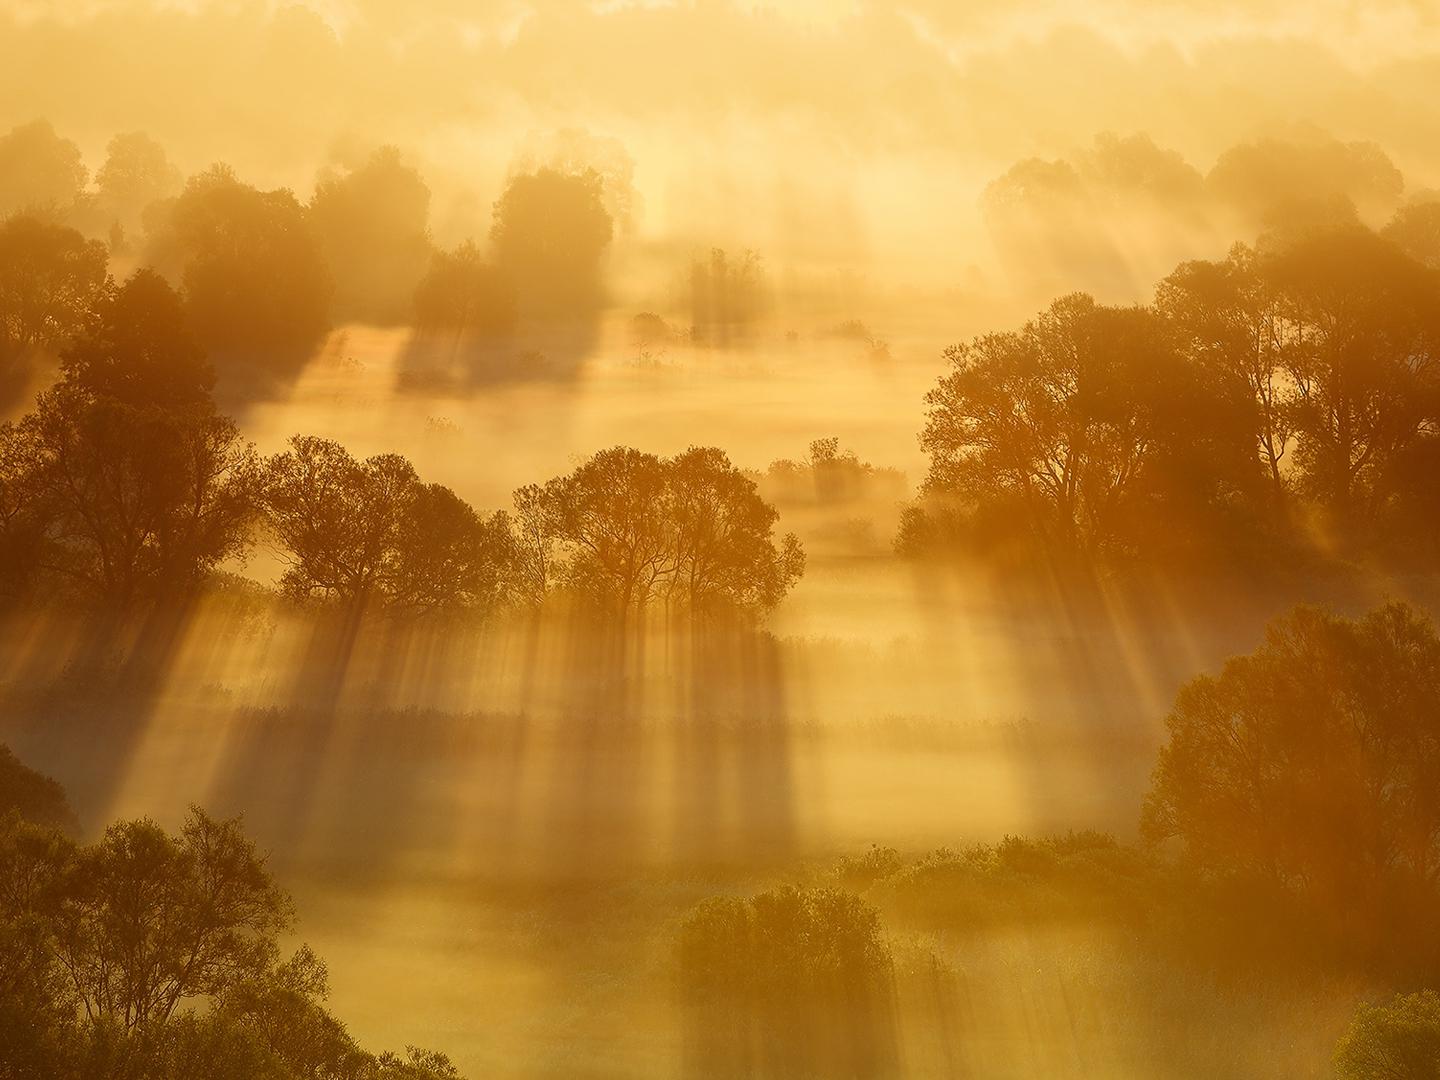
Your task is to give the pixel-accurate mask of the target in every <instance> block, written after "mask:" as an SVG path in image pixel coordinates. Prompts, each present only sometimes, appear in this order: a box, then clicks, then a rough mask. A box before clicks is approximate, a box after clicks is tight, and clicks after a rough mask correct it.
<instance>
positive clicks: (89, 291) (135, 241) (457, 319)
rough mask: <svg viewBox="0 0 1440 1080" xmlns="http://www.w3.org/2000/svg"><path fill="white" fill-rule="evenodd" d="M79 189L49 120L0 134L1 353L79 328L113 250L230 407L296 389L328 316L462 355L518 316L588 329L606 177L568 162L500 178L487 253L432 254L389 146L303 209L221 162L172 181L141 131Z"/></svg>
mask: <svg viewBox="0 0 1440 1080" xmlns="http://www.w3.org/2000/svg"><path fill="white" fill-rule="evenodd" d="M76 170H78V172H77V171H76ZM84 180H85V170H84V167H83V165H80V164H79V151H78V149H77V148H76V147H75V146H74V144H73V143H70V142H69V141H68V140H64V139H61V138H59V137H58V136H56V135H55V133H54V132H53V131H52V130H51V129H50V128H49V126H48V125H46V124H43V123H41V124H35V125H28V126H26V127H23V128H17V129H15V131H12V132H11V133H10V134H9V135H7V136H4V137H0V219H3V220H4V222H5V223H4V225H3V227H0V360H8V361H10V362H12V363H13V361H14V359H15V358H16V357H18V356H20V355H22V354H24V353H25V352H26V351H28V350H30V349H34V348H51V349H53V348H58V347H59V346H61V345H63V344H64V343H65V342H66V341H68V340H70V339H71V338H73V337H74V336H75V335H76V334H77V333H79V332H81V331H82V330H83V328H84V327H85V325H86V323H87V321H88V320H89V319H90V318H91V317H93V314H94V312H95V310H96V307H97V305H98V304H99V303H100V302H102V301H103V298H104V296H105V294H106V292H107V290H109V289H112V288H113V285H111V284H110V283H109V281H108V279H107V274H106V269H107V265H108V259H109V257H110V256H111V255H130V256H138V257H139V258H140V259H141V260H142V261H143V262H144V263H145V264H146V265H149V266H152V267H154V268H155V269H157V270H158V271H159V272H160V273H161V274H162V275H164V276H165V277H166V278H167V280H169V281H170V282H171V283H172V284H174V285H175V286H176V287H177V288H178V289H179V290H180V293H181V295H182V296H183V298H184V301H185V305H186V308H187V311H188V314H189V318H190V322H191V325H192V327H193V329H194V332H195V334H196V336H197V337H198V338H199V339H200V341H201V342H202V343H203V345H204V346H205V348H206V349H207V351H208V352H209V353H210V355H211V356H213V357H214V358H215V360H216V362H217V364H219V365H220V366H221V369H222V375H223V376H224V379H223V382H224V383H225V386H226V389H227V391H228V392H230V393H232V395H234V396H249V395H260V394H265V393H269V392H272V391H273V390H275V389H277V388H278V387H281V386H283V385H285V384H286V383H287V382H288V381H289V380H291V379H293V378H294V376H295V375H296V374H297V373H298V371H299V370H300V367H301V365H302V364H303V362H304V361H305V360H306V359H307V358H308V357H309V355H310V354H311V353H312V352H313V350H314V348H315V346H316V345H317V344H318V343H319V341H320V340H321V338H322V337H323V335H324V333H325V332H326V331H327V330H328V329H329V327H330V325H331V323H332V321H334V320H342V321H356V320H358V321H364V322H370V323H378V324H387V325H388V324H401V323H408V322H413V323H414V324H415V326H416V328H417V330H418V331H419V332H420V333H421V334H422V335H427V336H429V337H432V338H441V339H446V338H451V337H453V338H457V339H460V340H461V341H462V343H464V344H465V345H466V346H467V347H469V346H472V345H474V344H475V343H476V341H491V340H496V339H499V340H503V339H504V338H505V336H506V335H508V334H509V333H510V331H511V330H513V329H514V328H515V326H516V325H517V323H518V322H520V321H523V320H525V319H543V320H545V321H547V322H551V321H564V320H568V319H589V318H593V313H594V311H595V310H596V309H597V308H598V306H599V304H600V301H601V299H602V293H603V289H602V263H603V259H604V256H605V253H606V251H607V249H608V247H609V245H610V242H611V238H612V235H613V223H612V219H611V216H610V212H609V210H608V209H607V208H606V192H605V190H604V181H603V180H602V178H601V176H600V174H599V173H597V172H595V171H593V170H588V169H584V168H581V167H578V166H577V167H575V168H574V169H567V170H561V169H557V168H552V167H549V166H539V167H537V168H535V169H534V170H533V171H530V172H525V173H518V174H516V175H513V176H511V177H510V178H509V180H508V182H507V184H506V186H505V189H504V191H503V193H502V195H501V197H500V199H499V200H498V201H497V202H496V204H495V208H494V217H493V224H492V227H491V230H490V235H489V251H488V252H483V253H482V251H481V249H480V248H479V247H478V246H477V245H475V244H473V243H467V244H463V245H461V246H460V247H459V248H457V249H455V250H454V251H451V252H446V251H441V250H437V249H436V247H435V245H434V244H433V242H432V240H431V237H430V232H429V207H430V191H429V188H428V187H427V185H426V184H425V182H424V180H423V179H422V177H421V176H420V174H419V172H418V171H416V170H415V169H414V168H413V167H411V166H409V165H407V164H406V163H405V162H404V161H403V160H402V158H401V157H400V155H399V153H398V152H397V151H396V150H394V149H393V148H383V149H381V150H379V151H377V152H375V153H374V154H373V155H371V156H370V157H369V158H368V159H366V160H364V161H362V162H358V163H356V164H354V165H353V167H349V168H340V167H332V168H328V169H326V170H325V171H324V172H322V173H321V175H320V177H319V180H318V182H317V184H316V187H315V191H314V194H313V195H312V197H311V198H310V200H309V202H308V203H306V202H302V201H301V200H300V199H298V198H297V197H296V196H295V194H294V193H292V192H291V191H289V190H286V189H279V190H275V191H262V190H260V189H258V188H255V187H252V186H251V185H249V184H246V183H244V182H243V181H241V180H240V179H239V178H238V177H237V176H236V175H235V173H234V172H233V171H232V170H231V169H229V168H228V167H226V166H223V165H216V166H214V167H212V168H210V169H208V170H206V171H205V172H202V173H200V174H198V175H196V176H193V177H191V178H190V179H189V181H187V182H185V183H184V184H183V186H182V184H181V183H180V178H179V173H178V172H177V171H176V170H175V168H174V166H172V165H171V164H170V162H169V160H168V158H167V157H166V155H165V152H164V150H163V148H162V147H160V146H159V145H158V144H156V143H154V141H153V140H150V139H148V138H147V137H146V136H144V135H126V136H120V137H117V138H116V139H115V140H114V141H113V142H112V143H111V145H110V149H109V154H108V157H107V159H106V162H105V165H104V166H103V167H102V168H101V170H100V171H99V173H98V174H97V183H98V184H99V189H98V194H95V195H94V196H90V195H87V194H85V192H84ZM102 210H103V215H102V216H111V215H113V219H112V220H111V221H110V223H109V225H108V226H107V227H106V228H105V229H99V228H97V227H96V220H95V216H96V215H97V214H102ZM97 234H99V235H100V236H101V237H104V238H106V239H107V240H108V246H107V243H105V242H102V241H101V239H91V238H90V237H94V236H96V235H97Z"/></svg>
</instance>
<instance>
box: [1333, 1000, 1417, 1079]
mask: <svg viewBox="0 0 1440 1080" xmlns="http://www.w3.org/2000/svg"><path fill="white" fill-rule="evenodd" d="M1335 1072H1336V1075H1337V1077H1338V1078H1339V1080H1435V1078H1436V1077H1440V994H1437V993H1436V992H1435V991H1433V990H1422V991H1420V992H1419V993H1415V994H1403V995H1398V996H1396V997H1395V998H1392V999H1391V1000H1390V1001H1389V1002H1386V1003H1385V1004H1383V1005H1361V1006H1360V1008H1359V1010H1358V1011H1357V1012H1356V1014H1355V1019H1354V1020H1353V1021H1351V1024H1350V1029H1349V1030H1348V1031H1347V1032H1346V1033H1345V1035H1344V1037H1343V1038H1342V1039H1341V1040H1340V1045H1339V1046H1337V1047H1336V1049H1335Z"/></svg>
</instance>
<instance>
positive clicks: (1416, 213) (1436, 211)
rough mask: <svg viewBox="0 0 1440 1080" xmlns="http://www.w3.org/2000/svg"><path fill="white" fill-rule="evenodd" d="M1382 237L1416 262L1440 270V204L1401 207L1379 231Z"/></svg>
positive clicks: (1422, 203)
mask: <svg viewBox="0 0 1440 1080" xmlns="http://www.w3.org/2000/svg"><path fill="white" fill-rule="evenodd" d="M1380 236H1381V237H1382V238H1383V239H1385V240H1388V241H1389V242H1390V243H1392V244H1394V245H1395V246H1396V247H1398V248H1399V249H1400V250H1401V251H1403V252H1405V254H1406V255H1409V256H1410V258H1412V259H1414V260H1415V261H1416V262H1418V263H1420V264H1422V265H1424V266H1428V267H1429V268H1430V269H1431V270H1437V269H1440V201H1437V200H1426V201H1425V202H1413V203H1410V204H1409V205H1408V206H1402V207H1401V208H1400V209H1399V210H1397V211H1395V216H1394V217H1393V218H1391V219H1390V221H1389V222H1388V223H1387V224H1386V226H1385V227H1384V228H1383V229H1381V230H1380Z"/></svg>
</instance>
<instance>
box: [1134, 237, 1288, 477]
mask: <svg viewBox="0 0 1440 1080" xmlns="http://www.w3.org/2000/svg"><path fill="white" fill-rule="evenodd" d="M1257 262H1258V256H1257V255H1256V253H1255V251H1254V250H1252V249H1250V248H1247V247H1245V246H1243V245H1238V244H1237V245H1236V246H1235V247H1234V248H1232V249H1231V251H1230V255H1229V257H1228V258H1227V259H1226V260H1225V261H1224V262H1200V261H1196V262H1187V263H1182V264H1181V265H1180V266H1179V267H1178V268H1177V269H1176V270H1175V272H1174V273H1172V274H1171V275H1170V276H1169V277H1167V278H1166V279H1165V280H1164V281H1162V282H1161V283H1160V285H1159V286H1158V288H1157V289H1156V293H1155V309H1156V311H1157V312H1158V313H1159V314H1160V315H1161V317H1162V318H1164V319H1165V320H1166V321H1167V322H1168V323H1169V325H1170V327H1171V328H1172V330H1173V332H1174V334H1175V336H1176V341H1177V344H1178V346H1179V348H1180V350H1181V352H1182V354H1183V355H1184V356H1185V357H1186V359H1187V360H1189V361H1190V362H1191V363H1193V364H1196V365H1200V366H1203V367H1205V368H1208V369H1210V370H1212V371H1213V372H1215V374H1216V375H1217V376H1218V377H1219V378H1220V379H1221V380H1222V381H1223V382H1224V383H1225V384H1227V385H1228V386H1229V387H1230V388H1231V390H1232V396H1233V399H1234V400H1235V401H1236V402H1237V404H1238V405H1239V407H1240V408H1242V409H1243V410H1244V411H1245V413H1246V414H1247V416H1246V420H1247V422H1248V423H1249V425H1250V427H1251V428H1252V430H1253V437H1254V440H1255V447H1256V451H1257V453H1258V455H1259V459H1260V462H1261V465H1262V467H1263V469H1264V471H1265V474H1266V475H1267V476H1268V477H1269V480H1270V490H1271V496H1272V498H1273V499H1274V500H1275V502H1276V504H1277V505H1278V504H1280V503H1281V502H1282V501H1283V500H1284V498H1285V496H1286V494H1287V489H1288V484H1287V480H1286V476H1285V474H1284V472H1283V471H1282V469H1281V463H1282V462H1283V461H1284V459H1285V455H1286V454H1287V453H1288V452H1289V450H1290V449H1291V447H1292V443H1293V441H1294V437H1295V431H1294V427H1295V421H1296V415H1295V407H1294V406H1295V385H1294V383H1293V381H1292V380H1290V379H1289V378H1288V377H1287V374H1286V371H1285V367H1284V364H1283V358H1284V352H1283V350H1284V346H1285V345H1286V343H1287V339H1288V336H1289V335H1288V331H1287V327H1286V324H1285V320H1284V317H1283V315H1282V312H1281V307H1280V301H1279V298H1278V297H1277V295H1276V294H1275V292H1274V290H1273V289H1271V288H1270V287H1269V283H1268V282H1267V281H1266V280H1265V278H1264V277H1263V276H1262V275H1261V274H1260V272H1259V268H1258V266H1257Z"/></svg>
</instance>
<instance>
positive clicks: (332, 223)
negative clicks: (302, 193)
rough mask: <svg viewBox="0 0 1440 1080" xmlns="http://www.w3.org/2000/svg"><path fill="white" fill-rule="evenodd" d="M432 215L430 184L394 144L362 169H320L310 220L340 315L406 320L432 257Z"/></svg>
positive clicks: (365, 318) (380, 150)
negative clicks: (323, 170) (409, 307)
mask: <svg viewBox="0 0 1440 1080" xmlns="http://www.w3.org/2000/svg"><path fill="white" fill-rule="evenodd" d="M429 213H430V189H429V188H428V187H427V186H426V185H425V181H424V180H423V179H421V177H420V174H419V173H418V172H417V171H416V170H415V169H413V168H411V167H410V166H408V165H406V164H405V162H404V160H403V159H402V158H401V156H400V152H399V151H398V150H397V149H396V148H395V147H393V146H387V147H382V148H381V149H379V150H377V151H376V152H375V153H374V154H372V155H371V156H370V158H369V159H368V160H366V161H365V162H364V163H363V164H361V165H359V166H358V167H357V168H354V169H350V170H348V171H347V170H341V169H336V168H330V169H327V170H326V171H325V172H323V173H321V175H320V179H319V181H318V182H317V183H316V185H315V194H314V196H313V197H312V198H311V199H310V208H309V219H310V225H311V227H312V228H313V229H314V230H315V235H316V236H317V237H318V239H319V242H320V250H321V251H322V252H323V254H324V256H325V260H326V262H327V264H328V266H329V268H330V274H331V276H332V277H333V278H334V281H335V313H336V315H337V317H339V318H342V319H358V320H361V321H368V322H376V323H380V324H389V323H394V322H399V321H401V320H402V319H404V318H405V316H406V315H407V314H408V311H407V308H408V306H409V303H410V298H411V296H412V294H413V293H414V291H415V287H416V285H417V284H418V282H419V281H420V278H421V275H422V274H423V273H424V272H425V266H426V263H427V261H428V260H429V258H430V236H429V232H428V227H427V219H428V217H429Z"/></svg>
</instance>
